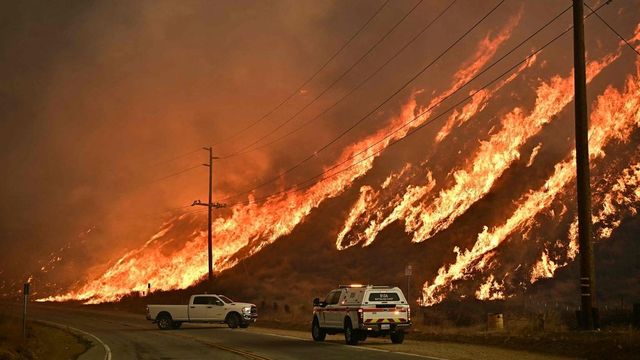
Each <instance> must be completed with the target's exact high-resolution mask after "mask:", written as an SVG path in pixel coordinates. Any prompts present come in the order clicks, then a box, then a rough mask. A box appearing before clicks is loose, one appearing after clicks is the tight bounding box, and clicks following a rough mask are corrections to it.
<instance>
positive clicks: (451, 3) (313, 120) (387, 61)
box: [223, 0, 457, 159]
mask: <svg viewBox="0 0 640 360" xmlns="http://www.w3.org/2000/svg"><path fill="white" fill-rule="evenodd" d="M456 1H457V0H453V1H451V2H450V3H449V5H447V6H446V7H445V8H444V9H443V10H442V11H440V13H438V15H437V16H436V17H435V18H433V19H432V20H431V21H430V22H428V23H427V24H426V25H425V26H424V27H423V28H422V29H421V30H420V31H419V32H418V33H417V34H416V35H414V36H413V38H411V39H410V40H409V41H408V42H406V43H405V44H404V45H403V46H402V47H400V48H399V49H398V50H396V52H395V53H394V54H393V55H392V56H391V57H390V58H388V59H387V60H386V61H385V62H384V63H382V65H380V66H379V67H378V68H377V69H376V70H375V71H374V72H373V73H371V74H370V75H369V76H367V77H366V78H365V79H364V80H362V81H361V82H360V83H358V84H357V85H356V86H355V87H353V88H352V89H351V90H349V91H348V92H347V93H345V94H344V95H343V96H342V97H340V99H338V100H337V101H336V102H334V103H333V104H332V105H331V106H329V107H327V108H326V109H324V110H323V111H322V112H320V113H318V114H317V115H316V116H314V117H313V118H311V119H309V120H307V121H305V122H303V123H302V124H300V125H299V126H298V127H296V128H294V129H293V130H291V131H289V132H286V133H285V134H283V135H282V136H280V137H277V138H275V139H273V140H271V141H269V142H267V143H264V144H262V145H259V146H256V147H254V148H252V149H246V150H244V151H238V152H236V153H234V154H231V155H229V156H227V157H223V158H225V159H226V158H232V157H236V156H240V155H244V154H248V153H251V152H254V151H256V150H259V149H263V148H266V147H269V146H271V145H273V144H275V143H277V142H280V141H282V140H283V139H285V138H287V137H289V136H291V135H293V134H295V133H296V132H298V131H300V130H301V129H302V128H304V127H305V126H307V125H309V124H311V123H313V122H315V121H316V120H318V119H319V118H320V117H322V116H323V115H325V114H326V113H328V112H329V111H330V110H332V109H334V108H335V107H336V106H337V105H339V104H340V103H342V102H343V101H344V100H345V99H346V98H347V97H349V96H350V95H351V94H353V93H354V92H355V91H356V90H358V89H360V88H361V87H362V86H364V85H365V84H366V83H367V82H368V81H369V80H371V79H372V78H373V77H375V76H376V75H377V74H378V73H380V71H381V70H382V69H383V68H385V67H386V66H387V65H388V64H389V63H390V62H391V61H393V60H394V59H395V58H396V57H398V55H400V54H401V53H402V52H403V51H404V50H405V49H407V48H408V47H409V45H411V44H413V43H414V42H415V41H416V40H417V39H418V38H420V37H421V36H422V35H423V34H424V32H425V31H427V30H428V29H429V28H430V27H431V25H433V24H434V23H435V22H436V21H438V20H439V19H440V18H441V17H442V16H443V15H444V14H445V13H446V12H447V11H448V10H449V9H450V8H451V7H452V6H453V5H454V4H455V2H456Z"/></svg>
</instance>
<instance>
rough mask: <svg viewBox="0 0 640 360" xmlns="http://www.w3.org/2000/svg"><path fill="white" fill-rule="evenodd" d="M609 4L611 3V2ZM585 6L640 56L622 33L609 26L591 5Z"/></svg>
mask: <svg viewBox="0 0 640 360" xmlns="http://www.w3.org/2000/svg"><path fill="white" fill-rule="evenodd" d="M609 2H611V0H610V1H609ZM584 6H586V7H587V9H589V10H591V12H592V14H595V16H597V17H598V19H600V21H602V22H603V23H604V24H605V25H606V26H607V27H608V28H609V30H611V31H613V33H614V34H616V35H618V37H619V38H620V40H622V41H624V43H625V44H627V46H628V47H629V48H630V49H631V50H633V52H635V53H636V54H638V55H640V52H638V49H636V48H635V47H633V45H631V44H629V41H627V39H625V38H624V37H623V36H622V35H620V33H619V32H617V31H616V29H614V28H613V27H612V26H611V25H609V23H608V22H607V21H606V20H605V19H603V18H602V16H600V14H598V13H597V12H595V11H593V9H592V8H591V6H589V4H587V3H584Z"/></svg>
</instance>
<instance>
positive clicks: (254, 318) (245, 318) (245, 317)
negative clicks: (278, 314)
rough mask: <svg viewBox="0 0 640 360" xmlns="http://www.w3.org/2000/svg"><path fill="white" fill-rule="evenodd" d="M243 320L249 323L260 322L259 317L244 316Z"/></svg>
mask: <svg viewBox="0 0 640 360" xmlns="http://www.w3.org/2000/svg"><path fill="white" fill-rule="evenodd" d="M242 320H244V321H247V322H256V320H258V315H254V314H242Z"/></svg>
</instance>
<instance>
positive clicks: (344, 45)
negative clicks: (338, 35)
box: [213, 0, 389, 147]
mask: <svg viewBox="0 0 640 360" xmlns="http://www.w3.org/2000/svg"><path fill="white" fill-rule="evenodd" d="M388 3H389V0H386V1H385V2H383V3H382V5H380V7H378V9H377V10H376V11H375V12H374V13H373V15H371V17H369V19H367V21H366V22H365V23H364V24H363V25H362V26H361V27H360V28H359V29H358V30H357V31H356V32H355V33H354V34H353V35H352V36H351V37H350V38H349V39H348V40H347V41H346V42H345V43H344V44H343V45H342V46H341V47H340V48H339V49H338V51H336V52H335V53H334V54H333V55H331V56H330V57H329V59H327V61H325V62H324V64H322V66H320V68H319V69H318V70H316V72H314V73H313V75H311V77H309V78H308V79H307V80H305V81H304V82H303V83H302V85H300V86H298V87H297V88H296V89H295V90H294V91H293V92H292V93H291V94H290V95H289V96H287V97H286V98H285V99H284V100H282V101H281V102H280V103H279V104H278V105H276V106H275V107H274V108H273V109H271V110H269V111H268V112H267V113H265V114H264V115H262V116H261V117H259V118H258V119H256V120H254V121H253V122H251V123H250V124H249V125H248V126H246V127H244V128H242V129H241V130H240V131H238V132H236V133H235V134H233V135H231V136H229V137H228V138H226V139H222V140H221V141H218V142H217V143H214V144H213V146H214V147H215V146H218V145H220V144H223V143H225V142H227V141H230V140H232V139H234V138H236V137H238V136H239V135H241V134H243V133H244V132H245V131H247V130H249V129H251V128H252V127H254V126H255V125H257V124H258V123H259V122H260V121H262V120H264V119H266V118H268V117H269V116H271V114H273V113H274V112H276V111H277V110H278V109H280V108H281V107H282V106H283V105H284V104H286V103H287V102H288V101H289V100H291V99H292V98H293V97H294V96H296V95H297V94H298V93H300V91H301V90H302V89H304V87H305V86H307V85H308V84H309V83H310V82H311V81H313V79H315V78H316V77H317V76H318V75H319V74H320V73H321V72H322V70H324V69H325V68H326V67H327V65H329V64H330V63H331V62H332V61H333V60H334V59H335V58H336V57H337V56H338V55H339V54H340V53H341V52H342V51H343V50H344V49H346V48H347V46H349V44H351V42H352V41H353V40H354V39H355V38H356V37H358V35H360V33H361V32H362V31H363V30H364V29H365V28H366V27H367V26H368V25H369V23H371V21H373V19H374V18H375V17H376V16H378V14H379V13H380V11H382V9H383V8H384V7H385V6H386V5H387V4H388Z"/></svg>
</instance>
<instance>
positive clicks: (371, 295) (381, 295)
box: [369, 293, 400, 301]
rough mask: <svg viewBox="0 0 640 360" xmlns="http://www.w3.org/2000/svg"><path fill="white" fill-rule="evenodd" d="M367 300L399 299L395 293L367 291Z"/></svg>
mask: <svg viewBox="0 0 640 360" xmlns="http://www.w3.org/2000/svg"><path fill="white" fill-rule="evenodd" d="M369 301H400V296H398V294H397V293H369Z"/></svg>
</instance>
